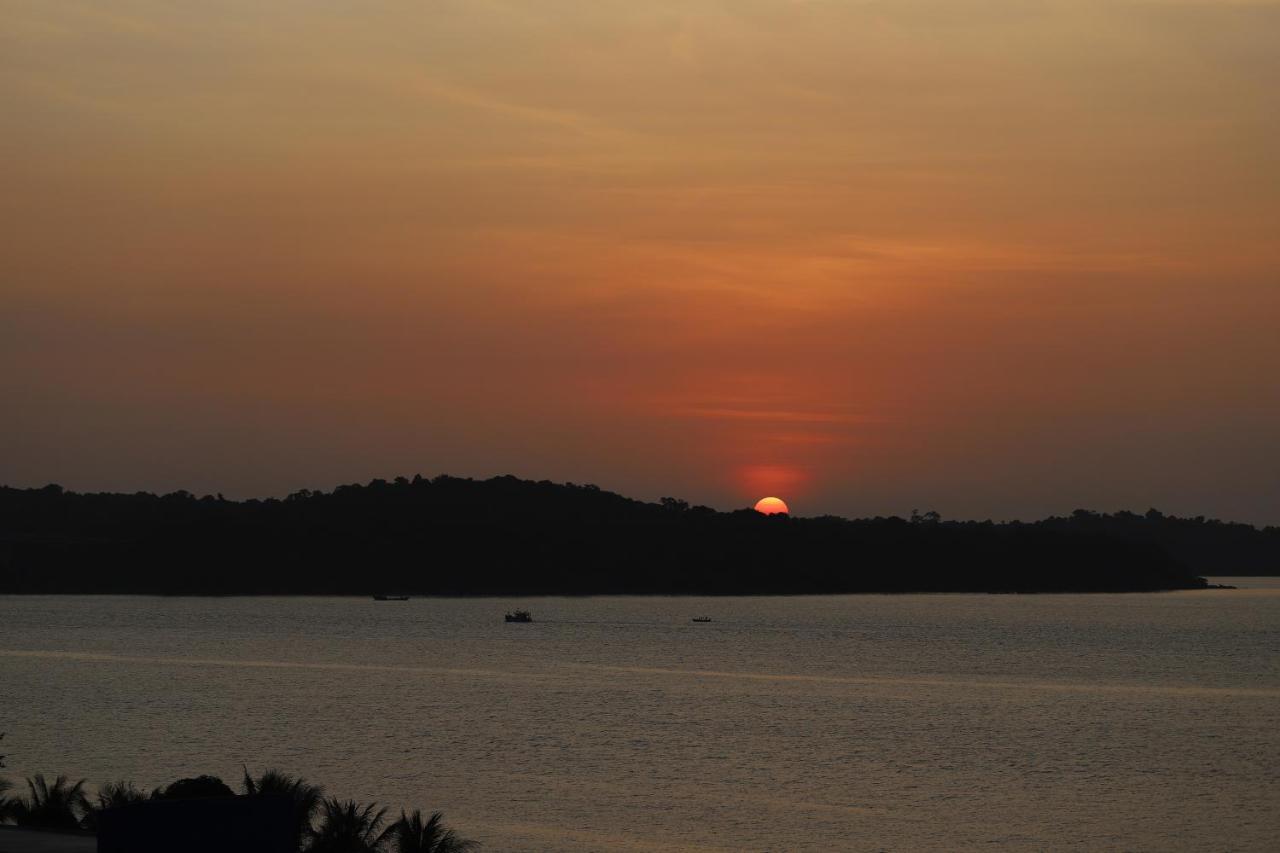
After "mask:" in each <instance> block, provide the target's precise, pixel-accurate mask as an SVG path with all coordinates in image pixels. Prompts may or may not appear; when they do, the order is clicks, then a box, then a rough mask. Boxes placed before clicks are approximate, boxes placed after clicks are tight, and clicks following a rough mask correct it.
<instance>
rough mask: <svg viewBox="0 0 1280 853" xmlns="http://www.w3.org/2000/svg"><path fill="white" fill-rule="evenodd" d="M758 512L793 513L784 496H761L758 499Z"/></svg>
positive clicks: (766, 513)
mask: <svg viewBox="0 0 1280 853" xmlns="http://www.w3.org/2000/svg"><path fill="white" fill-rule="evenodd" d="M756 512H760V513H764V514H765V515H778V514H779V513H786V514H787V515H790V514H791V510H789V509H788V508H787V502H786V501H784V500H783V499H782V498H761V499H760V500H758V501H756Z"/></svg>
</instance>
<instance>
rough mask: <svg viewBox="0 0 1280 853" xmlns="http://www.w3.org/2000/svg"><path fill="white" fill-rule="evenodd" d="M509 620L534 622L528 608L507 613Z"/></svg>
mask: <svg viewBox="0 0 1280 853" xmlns="http://www.w3.org/2000/svg"><path fill="white" fill-rule="evenodd" d="M506 620H507V621H508V622H532V621H533V616H532V614H530V613H529V611H528V610H513V611H511V612H510V613H508V614H507V616H506Z"/></svg>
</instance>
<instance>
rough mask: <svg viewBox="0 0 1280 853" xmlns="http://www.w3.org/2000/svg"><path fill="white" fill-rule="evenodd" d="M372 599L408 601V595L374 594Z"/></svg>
mask: <svg viewBox="0 0 1280 853" xmlns="http://www.w3.org/2000/svg"><path fill="white" fill-rule="evenodd" d="M373 600H374V601H408V600H409V596H407V595H375V596H374V597H373Z"/></svg>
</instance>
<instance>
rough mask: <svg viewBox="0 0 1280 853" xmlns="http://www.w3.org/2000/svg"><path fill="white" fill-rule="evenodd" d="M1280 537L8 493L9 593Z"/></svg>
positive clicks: (973, 577) (1007, 576)
mask: <svg viewBox="0 0 1280 853" xmlns="http://www.w3.org/2000/svg"><path fill="white" fill-rule="evenodd" d="M1277 540H1280V531H1276V530H1274V529H1270V528H1269V529H1268V530H1266V531H1258V530H1256V529H1254V528H1251V527H1247V526H1243V525H1223V524H1219V523H1218V522H1204V521H1200V520H1196V521H1187V520H1182V519H1172V518H1167V517H1164V516H1159V515H1158V514H1154V515H1153V514H1150V513H1149V514H1148V515H1145V516H1136V515H1130V514H1121V515H1118V516H1101V515H1094V514H1090V513H1077V514H1076V515H1074V516H1072V517H1070V518H1055V519H1048V520H1046V521H1042V522H1038V523H1035V524H1022V523H1017V522H1014V523H1006V524H993V523H991V522H949V521H941V520H939V519H937V518H936V516H933V515H932V514H930V515H926V516H916V517H913V518H912V519H901V518H874V519H860V520H846V519H841V518H835V517H822V518H789V517H786V516H771V517H766V516H762V515H760V514H758V513H756V512H754V511H752V510H738V511H736V512H716V511H714V510H711V509H709V508H706V507H690V506H689V505H688V504H686V503H685V502H683V501H678V500H674V499H670V498H665V499H663V501H662V502H660V503H656V504H653V503H645V502H642V501H636V500H631V499H629V498H625V497H622V496H620V495H616V494H613V493H610V492H605V491H602V490H600V489H598V488H596V487H594V486H577V485H573V484H563V485H561V484H556V483H550V482H546V481H543V482H531V481H526V480H519V479H516V478H514V477H496V478H494V479H491V480H483V481H479V480H470V479H460V478H456V477H436V478H433V479H424V478H422V477H414V478H413V479H412V480H409V479H405V478H397V479H396V480H395V481H394V482H386V481H383V480H374V481H373V482H371V483H369V484H368V485H363V486H362V485H348V486H339V487H338V488H336V489H334V490H333V491H331V492H308V491H303V492H298V493H295V494H293V495H290V496H289V497H288V498H286V499H284V500H275V499H270V500H247V501H228V500H223V499H221V498H220V497H211V496H206V497H202V498H197V497H194V496H193V495H190V494H188V493H185V492H176V493H173V494H169V495H163V496H157V495H152V494H145V493H139V494H132V495H126V494H77V493H74V492H67V491H64V490H62V489H61V488H59V487H57V486H48V487H45V488H43V489H25V490H24V489H12V488H0V592H5V593H14V592H55V593H73V592H79V593H117V592H118V593H125V592H128V593H173V594H177V593H187V594H266V593H288V594H368V593H371V592H402V593H410V594H439V595H476V594H478V595H487V594H495V595H496V594H524V595H531V594H592V593H672V594H681V593H707V594H731V593H733V594H756V593H759V594H764V593H834V592H913V591H992V592H1007V591H1020V592H1046V591H1068V590H1087V591H1095V590H1096V591H1103V590H1153V589H1179V588H1195V587H1199V586H1203V585H1204V581H1203V580H1202V579H1200V578H1198V577H1196V575H1197V574H1199V573H1207V572H1213V573H1217V574H1242V573H1246V572H1250V571H1255V572H1258V573H1262V572H1264V571H1274V568H1268V567H1274V566H1275V565H1276V560H1275V555H1276V554H1277V553H1280V545H1278V542H1277Z"/></svg>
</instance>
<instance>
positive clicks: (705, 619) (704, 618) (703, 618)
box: [693, 616, 711, 622]
mask: <svg viewBox="0 0 1280 853" xmlns="http://www.w3.org/2000/svg"><path fill="white" fill-rule="evenodd" d="M693 621H694V622H710V621H711V617H710V616H695V617H693Z"/></svg>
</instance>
